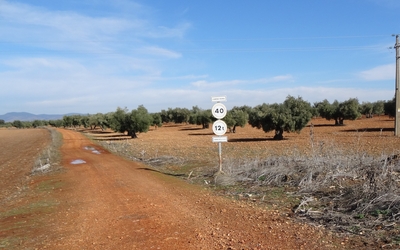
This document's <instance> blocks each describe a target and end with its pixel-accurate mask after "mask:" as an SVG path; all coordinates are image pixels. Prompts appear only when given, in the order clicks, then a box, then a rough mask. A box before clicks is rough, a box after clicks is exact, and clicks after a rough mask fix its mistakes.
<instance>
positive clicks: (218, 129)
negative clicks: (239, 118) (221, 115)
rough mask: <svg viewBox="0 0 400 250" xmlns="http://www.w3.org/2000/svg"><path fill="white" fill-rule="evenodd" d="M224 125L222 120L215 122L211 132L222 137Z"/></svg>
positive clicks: (224, 129) (225, 128) (225, 127)
mask: <svg viewBox="0 0 400 250" xmlns="http://www.w3.org/2000/svg"><path fill="white" fill-rule="evenodd" d="M227 127H228V126H226V123H225V122H224V121H222V120H217V121H215V122H214V123H213V128H212V129H213V132H214V134H216V135H224V134H225V133H226V130H227Z"/></svg>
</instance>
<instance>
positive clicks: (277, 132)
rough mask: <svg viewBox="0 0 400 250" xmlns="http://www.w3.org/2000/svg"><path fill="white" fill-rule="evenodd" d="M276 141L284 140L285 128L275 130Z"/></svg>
mask: <svg viewBox="0 0 400 250" xmlns="http://www.w3.org/2000/svg"><path fill="white" fill-rule="evenodd" d="M274 140H283V128H276V129H275V136H274Z"/></svg>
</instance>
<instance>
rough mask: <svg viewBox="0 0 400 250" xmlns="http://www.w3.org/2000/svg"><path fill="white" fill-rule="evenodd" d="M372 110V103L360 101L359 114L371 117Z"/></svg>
mask: <svg viewBox="0 0 400 250" xmlns="http://www.w3.org/2000/svg"><path fill="white" fill-rule="evenodd" d="M373 111H374V104H373V103H371V102H362V103H361V106H360V112H361V114H363V115H365V117H366V118H372V117H373V113H374V112H373Z"/></svg>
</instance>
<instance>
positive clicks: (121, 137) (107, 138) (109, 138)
mask: <svg viewBox="0 0 400 250" xmlns="http://www.w3.org/2000/svg"><path fill="white" fill-rule="evenodd" d="M92 139H93V140H96V141H120V140H130V139H132V137H130V136H127V135H111V136H99V137H97V136H93V137H92Z"/></svg>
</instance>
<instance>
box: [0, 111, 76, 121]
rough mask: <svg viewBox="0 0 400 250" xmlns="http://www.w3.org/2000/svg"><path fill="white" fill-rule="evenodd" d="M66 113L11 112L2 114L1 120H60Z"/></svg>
mask: <svg viewBox="0 0 400 250" xmlns="http://www.w3.org/2000/svg"><path fill="white" fill-rule="evenodd" d="M65 115H74V114H65ZM63 116H64V115H46V114H41V115H35V114H31V113H27V112H10V113H7V114H4V115H0V120H4V121H5V122H13V121H15V120H19V121H24V122H25V121H34V120H47V121H48V120H58V119H62V118H63Z"/></svg>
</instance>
